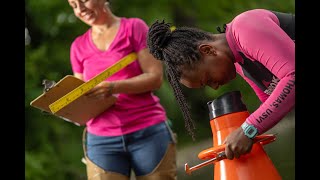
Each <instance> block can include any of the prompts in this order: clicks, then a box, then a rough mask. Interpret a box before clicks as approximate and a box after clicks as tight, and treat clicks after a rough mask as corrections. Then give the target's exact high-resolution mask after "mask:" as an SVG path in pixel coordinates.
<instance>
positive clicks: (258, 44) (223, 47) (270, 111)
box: [148, 9, 295, 159]
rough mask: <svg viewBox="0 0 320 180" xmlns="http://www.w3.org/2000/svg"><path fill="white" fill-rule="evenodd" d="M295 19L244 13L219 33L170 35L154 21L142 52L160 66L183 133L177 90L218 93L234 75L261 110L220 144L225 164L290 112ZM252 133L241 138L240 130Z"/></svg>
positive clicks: (185, 112) (179, 32) (187, 118)
mask: <svg viewBox="0 0 320 180" xmlns="http://www.w3.org/2000/svg"><path fill="white" fill-rule="evenodd" d="M294 26H295V15H294V14H290V13H281V12H275V11H270V10H265V9H253V10H248V11H245V12H243V13H241V14H239V15H238V16H236V17H235V18H233V20H232V21H231V22H229V23H228V24H225V25H224V29H223V30H221V29H220V28H218V31H219V32H220V33H218V34H212V33H210V32H205V31H202V30H200V29H196V28H191V27H180V28H176V29H175V30H173V31H172V30H171V29H170V24H169V23H165V22H164V21H162V22H159V21H156V22H155V23H153V24H152V26H151V27H150V29H149V32H148V47H149V49H150V52H151V53H152V54H153V56H154V57H155V58H157V59H158V60H161V61H163V62H164V63H165V64H166V67H167V69H166V70H167V75H168V79H169V81H170V84H171V85H172V87H173V89H174V93H175V95H176V98H177V101H178V102H179V104H180V105H181V109H182V111H183V115H184V118H185V122H186V124H187V126H186V127H187V129H188V130H189V132H190V133H191V135H193V132H192V128H194V126H193V121H192V118H191V115H190V112H189V109H188V106H187V103H186V100H185V98H184V96H183V94H182V91H181V89H180V84H179V83H181V84H183V85H185V86H186V87H188V88H201V87H204V86H210V87H211V88H213V89H218V88H219V87H220V86H222V85H224V84H226V83H228V82H230V81H231V80H233V79H234V78H235V77H236V73H238V74H239V75H240V76H241V77H243V78H244V79H245V80H246V81H247V82H248V84H249V85H250V86H251V87H252V88H253V90H254V92H255V93H256V94H257V96H258V97H259V99H260V100H261V102H262V104H261V105H260V107H259V108H258V109H256V110H255V111H254V112H253V113H252V114H250V116H249V117H248V118H247V119H246V121H245V122H244V123H243V125H242V126H241V127H239V128H238V129H236V130H235V131H233V132H232V133H230V134H229V135H228V137H227V138H226V139H225V143H226V151H225V152H226V156H227V158H228V159H233V158H234V157H236V158H239V157H240V155H242V154H246V153H248V152H250V151H251V148H252V144H253V140H252V139H253V138H254V137H255V136H256V135H258V134H262V133H264V132H266V131H267V130H269V129H271V128H272V127H273V126H275V125H276V124H277V123H278V122H279V121H280V120H281V119H282V118H283V117H284V116H285V115H286V114H287V113H288V112H289V111H290V110H292V109H293V108H294V106H295V42H294V41H295V27H294ZM248 127H250V128H252V129H253V131H252V132H255V133H251V134H246V133H245V131H246V128H248Z"/></svg>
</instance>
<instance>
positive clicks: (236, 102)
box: [198, 91, 282, 180]
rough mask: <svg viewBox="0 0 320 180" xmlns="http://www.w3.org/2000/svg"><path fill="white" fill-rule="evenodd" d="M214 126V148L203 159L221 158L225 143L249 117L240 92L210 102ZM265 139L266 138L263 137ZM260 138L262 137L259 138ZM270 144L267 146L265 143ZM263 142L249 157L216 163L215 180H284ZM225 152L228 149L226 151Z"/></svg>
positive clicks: (203, 155)
mask: <svg viewBox="0 0 320 180" xmlns="http://www.w3.org/2000/svg"><path fill="white" fill-rule="evenodd" d="M208 107H209V110H210V125H211V129H212V135H213V148H210V149H207V150H204V151H202V152H200V153H199V155H198V157H199V158H200V159H203V160H205V159H210V158H214V157H216V156H217V153H218V151H221V148H220V150H219V147H224V145H223V144H222V142H223V141H224V139H225V138H226V137H227V136H228V135H229V133H231V132H232V131H233V130H235V129H237V128H238V127H240V126H241V124H242V123H243V122H244V121H245V120H246V118H247V117H248V116H249V112H248V111H247V108H246V106H245V105H244V104H243V103H242V101H241V94H240V92H239V91H232V92H229V93H226V94H224V95H222V96H220V97H218V98H217V99H215V100H213V101H210V102H208ZM261 136H263V135H261ZM257 137H258V136H257ZM264 144H266V143H264ZM264 144H263V143H262V142H261V143H255V144H254V145H253V147H252V150H251V152H250V153H249V154H246V155H242V156H241V157H240V158H239V159H236V158H234V159H233V160H228V159H222V160H219V161H218V162H215V163H214V180H280V179H282V178H281V176H280V175H279V173H278V171H277V169H276V168H275V167H274V165H273V163H272V161H271V160H270V158H269V157H268V155H267V154H266V152H265V151H264V149H263V145H264ZM222 150H223V151H224V148H223V149H222Z"/></svg>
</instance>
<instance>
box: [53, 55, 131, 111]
mask: <svg viewBox="0 0 320 180" xmlns="http://www.w3.org/2000/svg"><path fill="white" fill-rule="evenodd" d="M136 59H137V54H136V53H134V52H133V53H130V54H128V55H127V56H125V57H124V58H122V59H121V60H119V61H118V62H117V63H115V64H114V65H112V66H111V67H109V68H108V69H106V70H104V71H103V72H102V73H100V74H98V75H96V76H95V77H94V78H92V79H91V80H89V81H87V82H85V83H83V84H81V85H80V86H79V87H77V88H75V89H74V90H72V91H71V92H69V93H67V94H66V95H64V96H63V97H61V98H60V99H58V100H56V101H55V102H54V103H52V104H50V105H49V108H50V110H51V112H52V113H56V112H58V111H59V110H60V109H62V108H64V107H65V106H67V105H68V104H70V103H71V102H72V101H74V100H76V99H77V98H78V97H80V96H81V95H83V94H84V93H86V92H87V91H89V90H90V89H92V88H94V87H95V86H96V85H97V84H99V83H100V82H102V81H104V80H105V79H106V78H108V77H110V76H111V75H113V74H114V73H116V72H118V71H119V70H121V69H122V68H124V67H126V66H127V65H129V64H130V63H131V62H133V61H134V60H136Z"/></svg>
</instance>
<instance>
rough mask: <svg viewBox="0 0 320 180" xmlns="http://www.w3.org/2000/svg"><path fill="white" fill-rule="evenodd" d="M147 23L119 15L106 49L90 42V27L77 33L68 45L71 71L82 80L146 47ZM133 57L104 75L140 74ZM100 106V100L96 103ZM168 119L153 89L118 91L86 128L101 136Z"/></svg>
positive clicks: (137, 62)
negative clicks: (124, 65) (114, 34)
mask: <svg viewBox="0 0 320 180" xmlns="http://www.w3.org/2000/svg"><path fill="white" fill-rule="evenodd" d="M148 28H149V27H148V26H147V24H146V23H145V22H144V21H143V20H141V19H139V18H125V17H122V18H121V22H120V27H119V30H118V32H117V34H116V37H115V38H114V40H113V41H112V43H111V45H110V46H109V48H108V49H107V50H106V51H102V50H99V49H98V48H97V47H96V46H95V45H94V43H93V41H92V37H91V30H92V29H91V28H90V29H89V30H88V31H87V32H85V33H84V34H82V35H80V36H78V37H77V38H76V39H75V40H74V41H73V43H72V45H71V49H70V60H71V66H72V70H73V72H74V73H81V74H83V78H84V80H85V81H88V80H90V79H92V78H93V77H94V76H96V75H98V74H100V73H101V72H102V71H104V70H105V69H107V68H108V67H110V66H112V65H113V64H115V63H116V62H118V61H119V60H120V59H122V58H123V57H125V56H126V55H128V54H129V53H131V52H139V51H141V50H143V49H145V48H146V47H147V44H146V42H147V41H146V38H147V37H146V36H147V32H148ZM142 73H143V72H142V70H141V68H140V64H139V61H138V60H136V61H134V62H132V63H131V64H129V65H128V66H126V67H125V68H123V69H121V70H120V71H118V72H116V73H115V74H113V75H112V76H110V77H109V78H107V79H106V81H115V80H122V79H128V78H132V77H135V76H138V75H140V74H142ZM97 106H99V104H97ZM166 119H167V117H166V112H165V109H164V108H163V107H162V105H161V104H160V99H159V98H158V97H157V96H155V95H154V94H153V92H151V91H150V92H145V93H140V94H126V93H120V94H118V98H117V102H116V103H115V105H113V106H112V107H110V108H109V109H107V110H106V111H105V112H103V113H101V114H100V115H98V116H97V117H95V118H92V119H91V120H90V121H88V122H87V124H86V125H87V130H88V131H89V132H90V133H93V134H96V135H100V136H120V135H124V134H128V133H131V132H134V131H137V130H140V129H142V128H145V127H148V126H151V125H154V124H157V123H160V122H163V121H165V120H166Z"/></svg>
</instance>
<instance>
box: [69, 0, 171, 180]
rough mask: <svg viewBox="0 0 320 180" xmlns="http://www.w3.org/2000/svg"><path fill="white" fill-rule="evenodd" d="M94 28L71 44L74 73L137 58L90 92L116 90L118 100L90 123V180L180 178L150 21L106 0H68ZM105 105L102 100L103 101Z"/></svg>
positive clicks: (86, 74)
mask: <svg viewBox="0 0 320 180" xmlns="http://www.w3.org/2000/svg"><path fill="white" fill-rule="evenodd" d="M68 2H69V4H70V6H71V7H72V9H73V11H74V14H75V15H76V17H78V18H79V19H80V20H82V21H83V22H84V23H86V24H87V25H89V26H90V28H89V29H88V30H87V31H86V32H85V33H83V34H82V35H79V36H78V37H76V38H75V40H74V41H73V43H72V45H71V49H70V60H71V66H72V70H73V73H74V76H75V77H77V78H79V79H82V80H84V81H88V80H90V79H92V78H93V77H95V76H96V75H98V74H100V73H101V72H103V71H104V70H105V69H107V68H109V67H110V66H112V65H113V64H115V63H116V62H117V61H119V60H120V59H122V58H124V57H125V56H126V55H128V54H130V53H132V52H134V53H136V54H137V60H135V61H134V62H133V63H131V64H129V65H128V66H126V67H125V68H123V69H121V70H120V71H118V72H116V73H115V74H113V75H112V76H110V77H109V78H107V79H106V80H105V81H103V82H102V83H100V84H98V85H97V86H96V87H94V88H93V89H92V90H90V91H89V92H88V93H87V94H86V95H87V96H88V97H90V98H102V99H106V98H107V97H109V96H111V95H113V96H116V97H117V101H116V102H115V104H114V105H113V106H112V107H110V108H108V109H107V110H106V111H105V112H103V113H101V114H100V115H98V116H97V117H95V118H92V119H91V120H90V121H88V122H87V124H86V131H85V132H86V136H85V139H84V140H85V141H84V147H85V148H84V149H85V160H86V161H85V162H86V165H87V174H88V179H91V178H93V177H95V178H93V179H104V180H115V179H116V180H129V178H130V173H131V171H132V170H133V171H134V173H135V175H136V179H137V180H139V179H144V180H148V179H160V178H164V179H168V180H173V179H176V175H177V174H176V155H175V151H176V141H175V139H174V136H173V133H172V131H171V129H170V127H169V126H168V124H167V120H168V119H167V116H166V113H165V110H164V108H163V107H162V106H161V104H160V100H159V98H158V97H156V96H155V95H154V94H153V91H154V90H157V89H158V88H159V87H160V86H161V84H162V80H163V79H162V78H163V72H162V71H163V69H162V64H161V62H160V61H156V60H155V59H154V57H153V56H152V55H151V54H150V53H149V50H148V48H147V45H146V36H147V32H148V26H147V25H146V23H145V22H144V21H143V20H141V19H139V18H125V17H117V16H115V15H114V14H113V13H112V12H111V10H110V7H109V2H108V1H106V0H85V1H81V0H68ZM97 106H99V104H97Z"/></svg>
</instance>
